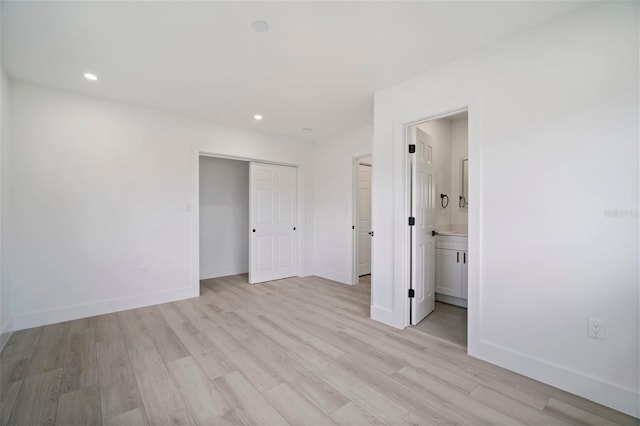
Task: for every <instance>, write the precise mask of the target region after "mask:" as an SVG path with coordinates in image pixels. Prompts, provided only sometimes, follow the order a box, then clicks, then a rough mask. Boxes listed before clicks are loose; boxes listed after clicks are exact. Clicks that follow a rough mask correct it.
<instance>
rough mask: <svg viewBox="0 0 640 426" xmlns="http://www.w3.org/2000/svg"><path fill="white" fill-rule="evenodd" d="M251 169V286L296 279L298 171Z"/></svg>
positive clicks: (265, 166) (267, 166) (261, 166)
mask: <svg viewBox="0 0 640 426" xmlns="http://www.w3.org/2000/svg"><path fill="white" fill-rule="evenodd" d="M249 170H250V172H249V173H250V178H249V185H250V190H249V194H250V195H249V218H250V222H251V223H250V227H251V233H250V237H249V283H251V284H255V283H260V282H264V281H271V280H277V279H281V278H287V277H292V276H296V275H298V267H297V258H298V239H297V238H296V221H297V217H298V216H297V197H296V195H297V186H298V179H297V175H298V170H297V169H296V168H295V167H286V166H275V165H272V164H262V163H253V162H252V163H251V164H250V166H249Z"/></svg>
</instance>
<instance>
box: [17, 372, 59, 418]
mask: <svg viewBox="0 0 640 426" xmlns="http://www.w3.org/2000/svg"><path fill="white" fill-rule="evenodd" d="M61 380H62V368H58V369H56V370H50V371H46V372H44V373H40V374H36V375H33V376H30V377H27V378H26V379H25V380H24V383H23V384H22V389H21V391H20V393H19V394H18V401H17V403H16V406H15V407H14V409H13V412H12V414H11V417H10V419H9V422H8V424H12V425H40V424H47V425H53V424H54V423H55V420H56V413H57V411H58V398H59V397H60V381H61Z"/></svg>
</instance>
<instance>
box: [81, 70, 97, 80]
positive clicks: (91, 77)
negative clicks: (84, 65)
mask: <svg viewBox="0 0 640 426" xmlns="http://www.w3.org/2000/svg"><path fill="white" fill-rule="evenodd" d="M84 78H86V79H87V80H90V81H96V80H97V79H98V76H97V75H95V74H91V73H90V72H85V73H84Z"/></svg>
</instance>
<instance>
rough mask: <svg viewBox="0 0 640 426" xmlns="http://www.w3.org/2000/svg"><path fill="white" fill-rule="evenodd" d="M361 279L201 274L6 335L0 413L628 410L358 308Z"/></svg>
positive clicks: (161, 418)
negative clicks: (259, 279)
mask: <svg viewBox="0 0 640 426" xmlns="http://www.w3.org/2000/svg"><path fill="white" fill-rule="evenodd" d="M369 295H370V287H369V284H368V283H367V282H363V283H361V284H360V285H358V286H345V285H340V284H336V283H333V282H331V281H327V280H324V279H320V278H292V279H286V280H280V281H275V282H270V283H266V284H261V285H255V286H249V285H248V284H246V276H235V277H227V278H222V279H214V280H207V281H203V283H202V295H201V296H200V297H198V298H195V299H190V300H184V301H180V302H173V303H167V304H163V305H158V306H152V307H148V308H141V309H134V310H130V311H125V312H120V313H117V314H109V315H103V316H98V317H93V318H87V319H82V320H77V321H71V322H66V323H61V324H55V325H50V326H46V327H38V328H33V329H30V330H24V331H20V332H17V333H15V334H14V335H13V336H12V337H11V339H10V341H9V343H8V345H7V347H6V348H5V350H4V351H3V353H2V355H1V358H0V362H1V367H2V375H1V388H0V390H1V392H2V394H1V398H0V402H1V405H0V407H1V411H0V414H1V421H2V425H5V424H16V425H22V424H25V425H26V424H51V425H53V424H57V425H76V424H77V425H92V424H108V425H126V424H146V423H149V424H157V425H168V424H207V425H208V424H274V425H275V424H277V425H280V424H287V423H288V424H295V425H302V424H313V425H324V424H334V423H335V424H353V425H365V424H453V423H456V424H473V425H478V424H505V425H514V424H544V425H550V424H594V425H604V424H623V425H632V424H634V425H637V424H638V421H637V420H635V419H633V418H631V417H628V416H625V415H623V414H621V413H618V412H615V411H613V410H610V409H608V408H605V407H603V406H600V405H597V404H594V403H592V402H589V401H586V400H584V399H582V398H578V397H576V396H573V395H570V394H568V393H565V392H562V391H560V390H557V389H555V388H552V387H550V386H546V385H544V384H541V383H539V382H536V381H533V380H530V379H527V378H525V377H523V376H520V375H518V374H514V373H511V372H508V371H506V370H503V369H501V368H498V367H495V366H492V365H489V364H486V363H484V362H481V361H478V360H475V359H473V358H470V357H468V356H467V355H466V354H465V352H464V351H463V350H462V349H461V348H459V347H457V346H454V345H450V344H448V343H446V342H443V341H441V340H438V339H434V338H431V337H430V336H427V335H425V334H423V333H421V332H419V331H416V330H412V329H407V330H404V331H399V330H395V329H392V328H389V327H386V326H384V325H382V324H379V323H377V322H374V321H371V320H370V319H368V313H369V297H370V296H369Z"/></svg>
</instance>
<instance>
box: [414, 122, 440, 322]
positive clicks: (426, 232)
mask: <svg viewBox="0 0 640 426" xmlns="http://www.w3.org/2000/svg"><path fill="white" fill-rule="evenodd" d="M408 130H409V135H408V136H409V143H410V144H414V145H415V152H414V153H411V154H409V156H410V158H411V200H412V201H411V216H412V217H413V218H414V221H415V224H414V225H413V226H411V288H412V289H413V291H414V297H413V298H411V299H410V300H411V325H417V324H418V323H419V322H420V321H422V320H423V319H424V318H425V317H426V316H427V315H429V314H430V313H431V312H432V311H433V309H434V308H435V236H433V235H432V231H433V230H434V228H433V209H434V204H435V194H434V170H433V148H432V146H431V143H430V138H429V135H427V134H426V133H425V132H423V131H422V130H420V129H418V128H417V127H415V126H414V127H410V128H409V129H408ZM410 152H411V150H410Z"/></svg>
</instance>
